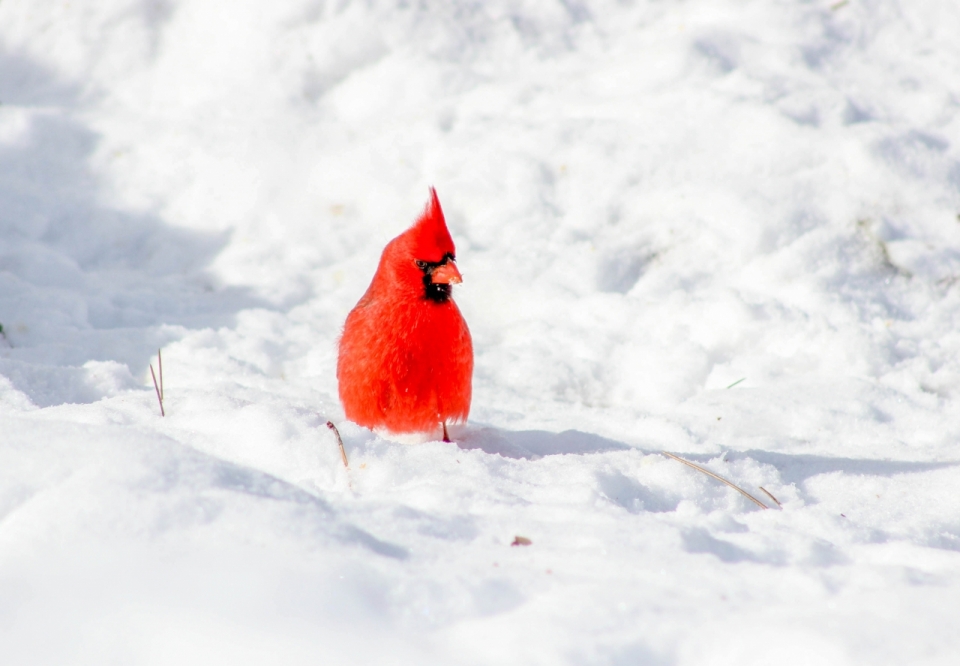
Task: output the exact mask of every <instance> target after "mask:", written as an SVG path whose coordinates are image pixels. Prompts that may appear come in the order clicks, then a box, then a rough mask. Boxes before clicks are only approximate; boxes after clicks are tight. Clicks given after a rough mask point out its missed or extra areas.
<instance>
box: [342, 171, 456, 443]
mask: <svg viewBox="0 0 960 666" xmlns="http://www.w3.org/2000/svg"><path fill="white" fill-rule="evenodd" d="M430 194H431V199H430V203H429V204H427V208H426V210H425V211H424V213H423V215H421V216H420V219H418V220H417V221H416V223H414V225H413V226H412V227H410V228H409V229H408V230H407V231H405V232H404V233H402V234H400V235H399V236H397V237H396V238H394V239H393V240H392V241H390V242H389V243H387V246H386V247H385V248H384V250H383V254H382V255H381V257H380V265H379V266H378V267H377V272H376V274H375V275H374V276H373V281H372V282H371V283H370V286H369V287H368V288H367V291H366V293H365V294H364V295H363V297H362V298H361V299H360V301H359V302H358V303H357V305H356V306H355V307H354V308H353V310H351V311H350V314H349V315H347V321H346V323H345V324H344V326H343V336H342V337H341V338H340V354H339V357H338V359H337V381H338V382H339V388H340V401H341V402H342V403H343V410H344V412H345V413H346V415H347V418H348V419H350V420H351V421H353V422H355V423H357V424H359V425H362V426H366V427H368V428H385V429H386V430H389V431H391V432H395V433H407V432H430V431H434V430H436V429H437V428H438V426H439V425H440V424H442V423H450V422H458V421H465V420H466V418H467V415H468V414H469V412H470V394H471V381H472V377H473V343H472V341H471V339H470V331H469V330H468V329H467V322H465V321H464V320H463V316H462V315H461V314H460V310H459V309H458V308H457V306H456V304H455V303H454V302H453V299H452V298H450V297H449V293H450V283H455V282H460V273H459V271H458V270H457V268H456V263H455V261H454V259H455V257H456V249H455V248H454V245H453V239H452V238H451V237H450V232H449V231H447V224H446V222H445V220H444V219H443V211H442V210H441V209H440V202H439V201H438V200H437V193H436V191H435V190H433V189H432V188H431V190H430Z"/></svg>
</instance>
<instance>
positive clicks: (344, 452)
mask: <svg viewBox="0 0 960 666" xmlns="http://www.w3.org/2000/svg"><path fill="white" fill-rule="evenodd" d="M327 427H328V428H330V430H332V431H333V434H334V435H335V436H336V438H337V444H338V445H339V446H340V459H341V460H342V461H343V466H344V467H346V468H347V469H350V465H349V464H348V463H347V450H346V449H345V448H343V440H342V439H341V438H340V431H339V430H337V426H335V425H333V421H327Z"/></svg>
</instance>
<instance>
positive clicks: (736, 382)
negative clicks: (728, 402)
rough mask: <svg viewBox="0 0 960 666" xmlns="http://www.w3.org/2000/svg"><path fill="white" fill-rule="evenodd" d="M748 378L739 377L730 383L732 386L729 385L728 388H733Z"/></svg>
mask: <svg viewBox="0 0 960 666" xmlns="http://www.w3.org/2000/svg"><path fill="white" fill-rule="evenodd" d="M746 380H747V378H746V377H741V378H740V379H738V380H737V381H735V382H734V383H732V384H730V386H728V387H727V388H728V389H729V388H733V387H734V386H736V385H737V384H739V383H740V382H743V381H746Z"/></svg>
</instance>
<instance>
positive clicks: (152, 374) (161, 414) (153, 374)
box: [150, 363, 167, 416]
mask: <svg viewBox="0 0 960 666" xmlns="http://www.w3.org/2000/svg"><path fill="white" fill-rule="evenodd" d="M150 376H151V377H153V388H154V390H155V391H156V392H157V402H159V403H160V416H166V415H167V414H166V412H164V411H163V393H161V391H160V385H159V384H157V374H156V373H155V372H154V371H153V363H151V364H150Z"/></svg>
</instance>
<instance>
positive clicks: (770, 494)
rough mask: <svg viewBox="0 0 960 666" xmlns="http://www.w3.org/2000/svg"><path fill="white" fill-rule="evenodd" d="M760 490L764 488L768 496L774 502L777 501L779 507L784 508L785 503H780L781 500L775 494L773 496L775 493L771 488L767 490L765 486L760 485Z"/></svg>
mask: <svg viewBox="0 0 960 666" xmlns="http://www.w3.org/2000/svg"><path fill="white" fill-rule="evenodd" d="M760 490H762V491H763V492H765V493H766V494H767V497H769V498H770V499H772V500H773V501H774V502H776V503H777V506H778V507H779V508H781V509H782V508H783V505H782V504H780V500H778V499H777V498H776V497H774V496H773V493H771V492H770V491H769V490H767V489H766V488H764V487H763V486H760Z"/></svg>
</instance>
